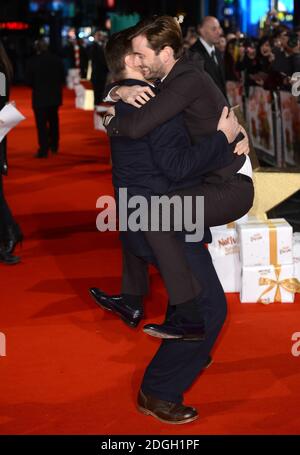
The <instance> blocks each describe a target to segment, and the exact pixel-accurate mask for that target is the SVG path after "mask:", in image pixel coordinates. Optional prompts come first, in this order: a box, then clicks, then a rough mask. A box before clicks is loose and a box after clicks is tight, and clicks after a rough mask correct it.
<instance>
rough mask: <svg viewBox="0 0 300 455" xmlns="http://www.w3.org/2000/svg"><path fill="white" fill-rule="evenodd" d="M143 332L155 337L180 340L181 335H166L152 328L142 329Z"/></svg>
mask: <svg viewBox="0 0 300 455" xmlns="http://www.w3.org/2000/svg"><path fill="white" fill-rule="evenodd" d="M143 332H145V333H147V335H150V336H152V337H155V338H163V339H166V340H180V339H182V336H181V335H168V334H167V333H158V332H156V330H152V329H143Z"/></svg>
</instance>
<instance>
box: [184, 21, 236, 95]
mask: <svg viewBox="0 0 300 455" xmlns="http://www.w3.org/2000/svg"><path fill="white" fill-rule="evenodd" d="M198 33H199V38H198V40H197V41H196V42H195V44H194V45H193V46H191V48H190V50H191V51H192V52H197V53H198V54H200V56H201V57H202V58H203V59H204V69H205V71H206V72H207V73H208V74H209V75H210V76H211V78H212V79H213V80H214V82H215V83H216V85H217V86H218V87H219V89H220V90H221V92H222V93H223V95H224V96H225V98H226V99H227V94H226V84H225V71H224V62H223V58H222V54H221V52H220V51H219V49H217V48H216V45H217V44H219V42H220V38H221V35H222V29H221V26H220V23H219V21H218V19H217V18H215V17H212V16H206V17H205V18H204V19H203V20H202V22H201V23H200V24H199V25H198Z"/></svg>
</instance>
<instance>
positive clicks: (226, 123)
mask: <svg viewBox="0 0 300 455" xmlns="http://www.w3.org/2000/svg"><path fill="white" fill-rule="evenodd" d="M228 111H229V109H228V107H224V109H223V112H222V115H221V117H220V120H219V123H218V126H217V130H218V131H222V132H223V133H224V134H225V136H226V137H227V140H228V142H229V144H231V143H232V142H233V141H234V140H235V139H236V137H237V136H238V134H239V133H240V131H241V128H242V127H241V126H240V125H239V122H238V120H237V118H236V116H235V113H234V112H233V111H230V113H229V115H228Z"/></svg>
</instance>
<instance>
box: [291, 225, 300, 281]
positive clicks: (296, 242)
mask: <svg viewBox="0 0 300 455" xmlns="http://www.w3.org/2000/svg"><path fill="white" fill-rule="evenodd" d="M293 255H294V273H295V277H296V278H298V280H299V281H300V232H294V235H293Z"/></svg>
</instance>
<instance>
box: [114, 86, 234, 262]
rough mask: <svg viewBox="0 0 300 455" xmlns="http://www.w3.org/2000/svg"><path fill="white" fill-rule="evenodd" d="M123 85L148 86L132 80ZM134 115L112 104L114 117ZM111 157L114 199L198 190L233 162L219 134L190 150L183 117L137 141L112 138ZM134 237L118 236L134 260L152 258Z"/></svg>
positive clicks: (128, 108)
mask: <svg viewBox="0 0 300 455" xmlns="http://www.w3.org/2000/svg"><path fill="white" fill-rule="evenodd" d="M123 83H124V84H126V85H136V84H138V83H139V84H140V85H147V84H146V83H143V82H142V81H137V80H132V79H131V80H126V81H123ZM135 110H137V109H136V108H135V107H133V106H131V105H129V104H126V103H123V102H122V101H119V102H118V103H117V104H116V112H117V114H120V115H126V114H129V113H131V112H134V111H135ZM111 151H112V164H113V184H114V188H115V190H116V198H117V196H118V194H117V191H118V189H119V188H127V191H128V196H134V195H142V196H145V197H146V198H147V199H149V197H150V196H151V195H163V194H166V193H168V192H169V191H175V190H176V189H179V188H185V187H190V186H193V185H195V184H196V183H198V184H199V183H201V179H202V176H203V174H205V173H207V172H208V171H210V170H213V169H217V168H218V167H223V166H224V165H226V164H228V163H230V162H231V161H232V157H233V154H232V151H231V150H230V147H229V145H228V142H227V139H226V137H225V135H224V134H223V133H222V132H221V131H219V132H216V131H214V132H213V134H211V135H209V136H206V137H203V138H202V139H201V140H199V142H198V143H197V144H195V145H192V144H191V140H190V138H189V134H188V131H187V129H186V127H185V125H184V120H183V115H182V114H178V115H176V116H175V117H173V118H172V119H170V120H168V121H167V122H165V123H163V124H162V125H159V126H158V127H156V128H155V129H154V130H152V131H151V132H150V133H149V134H148V135H146V136H144V137H142V138H140V139H131V138H129V137H111ZM117 200H118V198H117ZM137 234H138V233H131V232H130V231H129V232H125V233H122V234H121V239H122V241H123V242H124V243H125V244H126V247H127V248H128V247H129V248H130V249H131V250H132V251H133V252H134V254H136V255H139V256H150V255H151V254H149V252H148V250H149V248H148V247H147V246H146V245H145V241H144V239H143V235H141V236H140V235H137ZM209 240H210V234H209V231H207V237H206V241H209Z"/></svg>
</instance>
